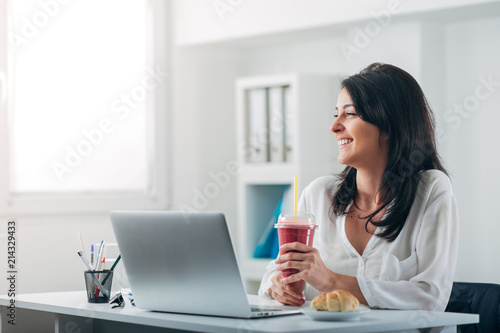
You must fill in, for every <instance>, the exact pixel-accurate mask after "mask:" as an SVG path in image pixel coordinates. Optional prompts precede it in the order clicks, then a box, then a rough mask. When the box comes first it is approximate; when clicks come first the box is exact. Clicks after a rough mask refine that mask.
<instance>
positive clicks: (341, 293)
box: [311, 290, 359, 312]
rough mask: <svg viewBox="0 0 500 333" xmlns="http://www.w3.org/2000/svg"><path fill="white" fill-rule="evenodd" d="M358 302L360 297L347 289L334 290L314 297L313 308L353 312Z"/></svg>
mask: <svg viewBox="0 0 500 333" xmlns="http://www.w3.org/2000/svg"><path fill="white" fill-rule="evenodd" d="M358 304H359V301H358V299H357V298H356V297H355V296H354V295H353V294H351V293H350V292H348V291H347V290H334V291H332V292H329V293H323V294H321V295H319V296H316V297H314V298H313V300H312V302H311V308H312V309H313V310H319V311H337V312H338V311H344V312H352V311H354V310H356V307H357V306H358Z"/></svg>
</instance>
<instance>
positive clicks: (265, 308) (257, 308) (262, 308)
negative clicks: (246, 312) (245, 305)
mask: <svg viewBox="0 0 500 333" xmlns="http://www.w3.org/2000/svg"><path fill="white" fill-rule="evenodd" d="M250 308H251V309H252V312H262V311H283V308H279V307H272V306H251V307H250Z"/></svg>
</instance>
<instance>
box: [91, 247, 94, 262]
mask: <svg viewBox="0 0 500 333" xmlns="http://www.w3.org/2000/svg"><path fill="white" fill-rule="evenodd" d="M93 265H94V244H91V245H90V266H93Z"/></svg>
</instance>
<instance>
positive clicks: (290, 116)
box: [283, 86, 295, 162]
mask: <svg viewBox="0 0 500 333" xmlns="http://www.w3.org/2000/svg"><path fill="white" fill-rule="evenodd" d="M291 97H292V94H291V91H290V86H284V87H283V114H284V124H285V126H284V129H285V148H284V149H285V161H286V162H293V161H294V158H295V157H294V155H295V151H294V146H293V140H294V134H295V133H294V130H293V127H294V121H295V114H294V112H293V105H292V101H291Z"/></svg>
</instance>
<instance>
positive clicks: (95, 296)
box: [84, 270, 113, 303]
mask: <svg viewBox="0 0 500 333" xmlns="http://www.w3.org/2000/svg"><path fill="white" fill-rule="evenodd" d="M84 275H85V286H86V287H87V300H88V302H89V303H108V302H109V295H110V293H111V282H113V271H110V270H103V271H85V272H84Z"/></svg>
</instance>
